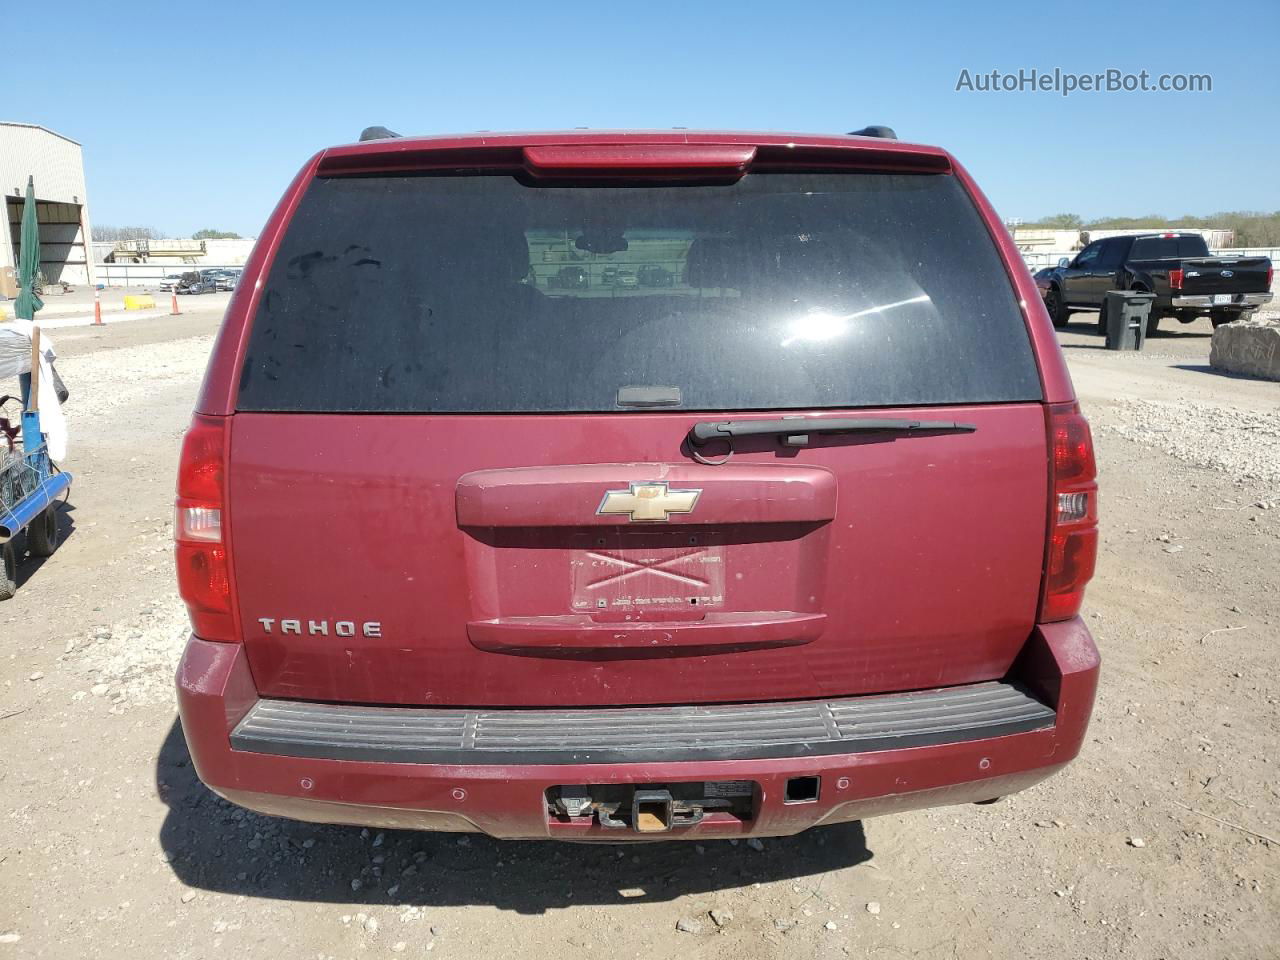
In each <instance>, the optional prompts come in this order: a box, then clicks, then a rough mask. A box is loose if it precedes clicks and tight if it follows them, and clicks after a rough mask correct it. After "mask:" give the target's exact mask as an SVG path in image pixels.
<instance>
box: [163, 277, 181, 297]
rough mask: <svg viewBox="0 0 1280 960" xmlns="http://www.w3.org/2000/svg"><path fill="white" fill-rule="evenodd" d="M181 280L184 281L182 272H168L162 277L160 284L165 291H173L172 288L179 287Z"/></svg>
mask: <svg viewBox="0 0 1280 960" xmlns="http://www.w3.org/2000/svg"><path fill="white" fill-rule="evenodd" d="M181 282H182V274H180V273H169V274H166V275H165V276H164V277H163V278H162V279H161V281H160V284H159V286H160V289H161V290H163V291H165V292H166V293H167V292H169V291H171V290H174V289H176V288H177V286H178V284H179V283H181Z"/></svg>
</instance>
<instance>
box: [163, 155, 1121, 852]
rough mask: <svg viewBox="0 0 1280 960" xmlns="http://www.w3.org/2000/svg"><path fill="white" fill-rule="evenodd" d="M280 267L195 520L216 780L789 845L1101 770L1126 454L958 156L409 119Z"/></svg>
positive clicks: (355, 158)
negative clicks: (1105, 575)
mask: <svg viewBox="0 0 1280 960" xmlns="http://www.w3.org/2000/svg"><path fill="white" fill-rule="evenodd" d="M384 133H385V132H384ZM566 276H571V277H572V278H573V282H572V283H567V282H565V280H564V278H565V277H566ZM623 276H630V277H632V278H634V277H636V276H639V277H641V278H642V279H641V282H639V283H630V284H624V283H621V282H620V281H619V278H620V277H623ZM655 276H659V277H661V278H662V279H663V282H662V283H651V282H648V279H646V278H652V277H655ZM243 279H244V281H245V282H243V283H240V284H239V285H238V286H237V288H236V291H235V294H234V296H233V298H232V301H231V304H230V306H229V307H228V310H227V314H226V317H225V319H224V322H223V325H222V328H221V331H220V334H219V336H218V339H217V342H216V344H215V346H214V349H213V353H212V356H211V358H210V363H209V368H208V372H207V375H206V379H205V383H204V386H203V389H202V392H201V395H200V398H199V401H198V404H197V409H196V413H195V416H194V418H193V421H192V425H191V428H190V430H189V431H188V433H187V436H186V438H185V440H184V445H183V451H182V458H181V466H180V471H179V477H178V498H177V523H176V540H177V543H176V562H177V576H178V584H179V590H180V593H181V594H182V596H183V599H184V600H185V602H186V605H187V608H188V611H189V613H190V618H191V623H192V637H191V640H190V642H189V645H188V647H187V649H186V651H185V653H184V655H183V658H182V661H181V664H180V666H179V670H178V678H177V685H178V700H179V707H180V712H181V716H182V725H183V730H184V732H185V735H186V739H187V742H188V745H189V747H190V750H191V755H192V758H193V760H194V763H195V766H196V769H197V771H198V772H199V774H200V776H201V778H202V779H203V780H204V782H205V783H206V784H208V785H209V787H210V788H212V789H213V790H215V791H217V792H218V793H219V794H221V795H223V796H225V797H227V798H229V799H231V800H233V801H235V802H236V803H239V804H242V805H244V806H246V807H250V808H252V809H256V810H259V811H263V812H266V813H271V814H278V815H283V816H289V817H295V818H298V819H304V820H313V821H320V822H335V823H347V824H364V825H371V826H384V827H405V828H416V829H432V830H451V831H481V832H484V833H488V834H491V835H493V836H498V837H512V838H536V837H553V838H565V839H598V840H617V839H625V838H636V839H640V838H653V837H669V838H692V837H732V836H742V835H781V834H790V833H795V832H797V831H799V830H802V829H805V828H807V827H810V826H814V825H818V824H826V823H833V822H839V821H845V820H851V819H860V818H863V817H867V816H871V815H874V814H878V813H884V812H890V811H900V810H906V809H913V808H919V807H925V806H930V805H936V804H946V803H959V802H970V801H983V800H988V799H992V798H995V797H998V796H1001V795H1003V794H1008V793H1011V792H1014V791H1017V790H1021V789H1023V788H1025V787H1028V786H1030V785H1032V784H1034V783H1036V782H1038V781H1040V780H1043V779H1044V778H1046V777H1048V776H1049V775H1050V774H1052V773H1054V772H1055V771H1057V770H1059V769H1061V768H1062V767H1063V766H1064V765H1066V764H1067V763H1068V762H1069V761H1070V760H1071V759H1072V758H1073V757H1074V756H1075V755H1076V754H1077V752H1078V750H1079V748H1080V745H1081V742H1082V740H1083V737H1084V733H1085V729H1086V727H1087V724H1088V719H1089V714H1090V711H1091V708H1092V703H1093V697H1094V690H1095V687H1096V683H1097V675H1098V665H1099V659H1098V654H1097V650H1096V648H1095V647H1094V644H1093V641H1092V639H1091V637H1090V635H1089V633H1088V631H1087V629H1086V628H1085V626H1084V624H1083V622H1082V621H1081V619H1080V617H1079V610H1080V605H1081V602H1082V599H1083V594H1084V588H1085V584H1086V583H1087V582H1088V580H1089V579H1090V577H1091V576H1092V573H1093V564H1094V557H1095V554H1096V548H1097V503H1096V500H1097V486H1096V482H1095V468H1094V461H1093V450H1092V441H1091V438H1090V435H1089V428H1088V424H1087V423H1086V422H1085V420H1084V419H1083V417H1082V416H1081V415H1080V412H1079V409H1078V407H1077V405H1076V402H1075V397H1074V393H1073V390H1072V387H1071V383H1070V380H1069V378H1068V376H1067V373H1066V369H1065V365H1064V363H1063V359H1062V355H1061V353H1060V351H1059V348H1058V346H1057V343H1056V340H1055V338H1054V335H1053V328H1052V325H1051V323H1050V320H1049V317H1048V315H1047V314H1046V312H1045V309H1044V307H1043V305H1042V303H1041V300H1040V298H1039V296H1037V295H1036V288H1035V285H1034V283H1033V281H1032V279H1031V277H1030V276H1029V275H1028V273H1027V271H1026V269H1025V267H1024V266H1023V265H1022V260H1021V258H1020V257H1019V255H1018V252H1017V250H1016V249H1015V248H1014V246H1013V244H1012V242H1011V240H1010V238H1009V236H1008V234H1007V233H1006V231H1005V230H1004V229H1003V227H1002V226H1001V224H1000V221H999V219H998V218H997V217H996V215H995V214H994V212H993V211H992V209H991V207H990V205H989V204H988V202H987V201H986V199H985V198H984V197H983V196H982V194H981V192H980V191H979V190H978V188H977V187H976V185H975V184H974V183H973V181H972V180H971V179H970V178H969V176H968V175H967V173H966V172H965V171H964V169H963V168H962V167H961V166H960V165H959V164H958V163H957V162H956V161H955V160H954V158H952V157H951V156H950V155H949V154H948V153H946V152H945V151H943V150H940V149H938V148H935V147H927V146H919V145H912V144H907V143H902V142H899V141H897V140H893V139H887V138H885V137H876V136H853V135H851V136H846V137H837V136H800V135H777V134H768V135H759V134H717V133H707V134H694V133H689V132H686V131H672V132H654V133H593V132H587V131H576V132H573V133H564V134H537V135H529V134H522V135H514V134H513V135H491V134H484V135H472V136H465V137H448V138H446V137H435V138H397V137H392V136H379V138H378V139H372V140H368V141H362V142H360V143H358V144H352V145H348V146H341V147H335V148H331V149H328V150H325V151H322V152H321V153H319V154H318V155H316V156H315V157H313V158H312V159H311V160H310V161H309V162H308V163H307V164H306V166H305V167H304V168H303V169H302V171H301V172H300V173H299V174H298V176H297V178H296V179H295V180H294V182H293V184H292V185H291V186H290V187H289V189H288V191H287V192H286V194H285V196H284V198H283V199H282V200H281V202H280V204H279V206H278V207H277V209H276V210H275V212H274V213H273V215H272V217H271V219H270V221H269V223H268V224H267V227H266V229H265V230H264V231H263V232H262V234H261V236H260V239H259V241H258V244H257V246H256V248H255V250H254V252H253V255H252V256H251V258H250V260H249V262H248V264H247V265H246V267H245V271H244V277H243Z"/></svg>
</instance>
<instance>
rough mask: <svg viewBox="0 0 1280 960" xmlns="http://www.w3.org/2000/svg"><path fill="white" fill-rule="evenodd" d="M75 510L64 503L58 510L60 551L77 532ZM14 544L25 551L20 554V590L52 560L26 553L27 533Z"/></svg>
mask: <svg viewBox="0 0 1280 960" xmlns="http://www.w3.org/2000/svg"><path fill="white" fill-rule="evenodd" d="M75 509H76V508H75V507H74V506H72V505H71V504H70V503H64V504H62V505H61V507H60V508H59V509H58V550H60V549H62V546H63V545H64V544H65V543H66V542H67V541H68V540H69V539H70V538H71V537H72V536H73V535H74V534H75V532H76V521H75V517H73V516H72V515H71V514H72V513H74V512H75ZM14 542H15V543H19V542H20V544H21V547H22V550H23V553H21V554H19V560H18V569H17V578H16V579H17V582H18V587H19V589H21V587H22V585H23V584H24V583H26V582H27V581H29V580H31V579H32V578H34V577H35V575H36V574H37V573H39V572H40V568H41V567H43V566H44V565H45V564H46V563H48V562H49V560H50V559H51V558H50V557H36V556H32V555H31V554H30V553H27V552H26V549H27V541H26V533H25V531H24V532H23V534H22V539H21V541H18V540H17V539H16V538H15V540H14ZM54 552H55V553H56V552H57V550H55V551H54Z"/></svg>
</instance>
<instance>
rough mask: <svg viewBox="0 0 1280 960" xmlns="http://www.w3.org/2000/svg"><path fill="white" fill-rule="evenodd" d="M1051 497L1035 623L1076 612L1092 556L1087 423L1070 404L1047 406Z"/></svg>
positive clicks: (1094, 497) (1092, 474)
mask: <svg viewBox="0 0 1280 960" xmlns="http://www.w3.org/2000/svg"><path fill="white" fill-rule="evenodd" d="M1047 416H1048V428H1049V446H1050V455H1051V458H1052V461H1051V465H1050V466H1051V469H1052V471H1053V475H1052V478H1051V479H1052V483H1053V497H1052V500H1051V503H1052V506H1051V512H1050V516H1049V536H1048V544H1047V547H1046V550H1045V568H1044V586H1043V588H1042V591H1041V596H1040V616H1039V620H1040V622H1041V623H1045V622H1049V621H1054V620H1069V619H1071V618H1072V617H1074V616H1075V615H1076V614H1078V613H1079V612H1080V605H1081V603H1082V602H1083V601H1084V588H1085V585H1086V584H1088V582H1089V580H1090V579H1091V578H1092V577H1093V569H1094V564H1095V562H1096V560H1097V556H1098V484H1097V480H1096V478H1097V466H1096V464H1095V462H1094V457H1093V436H1092V434H1091V433H1090V432H1089V422H1088V421H1087V420H1086V419H1085V418H1084V416H1083V415H1082V414H1081V413H1080V408H1079V407H1078V406H1077V405H1076V404H1074V403H1060V404H1051V405H1050V406H1049V407H1048V413H1047Z"/></svg>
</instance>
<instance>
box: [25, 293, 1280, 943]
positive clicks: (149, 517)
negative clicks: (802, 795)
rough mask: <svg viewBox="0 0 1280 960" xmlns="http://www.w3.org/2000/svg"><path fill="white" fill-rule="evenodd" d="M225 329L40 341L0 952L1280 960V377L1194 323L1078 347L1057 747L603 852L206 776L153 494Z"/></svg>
mask: <svg viewBox="0 0 1280 960" xmlns="http://www.w3.org/2000/svg"><path fill="white" fill-rule="evenodd" d="M215 319H216V317H215V315H213V314H209V315H207V316H202V315H200V314H192V315H187V316H184V317H182V318H173V319H172V320H166V321H156V322H155V324H154V325H152V324H151V323H150V322H147V323H145V324H144V323H141V322H139V323H132V324H127V325H125V324H122V325H119V326H118V327H114V328H109V329H107V330H83V329H79V328H77V329H75V330H68V331H63V332H62V334H61V336H60V337H59V349H60V351H61V352H62V355H63V357H64V358H65V359H64V360H63V361H61V362H60V364H59V366H60V369H61V370H62V372H63V374H64V376H65V378H66V380H67V382H68V385H69V386H70V388H71V390H72V394H73V398H72V402H71V405H70V407H69V410H68V413H69V415H70V416H71V417H72V420H71V429H72V454H73V459H72V462H70V463H69V464H68V466H69V468H70V469H71V470H73V471H74V472H75V474H76V485H75V488H74V490H73V493H72V497H71V501H70V505H71V507H70V509H69V510H68V511H67V512H66V515H65V517H64V532H65V534H66V542H65V543H64V544H63V546H62V547H61V548H60V549H59V551H58V553H57V554H55V556H54V557H52V558H51V559H49V560H47V561H44V562H43V563H36V562H27V563H24V564H23V566H22V568H21V573H20V576H21V578H22V579H23V583H22V585H21V587H20V590H19V594H18V596H17V598H15V599H14V600H13V601H10V602H9V603H7V604H5V605H4V606H0V637H3V639H4V641H5V643H4V648H3V655H2V656H0V683H2V684H3V686H2V687H0V689H3V691H4V699H3V704H2V706H0V735H3V741H2V742H3V744H4V746H5V750H6V754H7V755H6V760H5V763H4V764H3V765H2V766H0V811H3V814H4V817H5V822H6V824H7V826H8V829H7V830H5V831H4V834H3V836H2V837H0V958H4V957H8V956H13V957H24V958H25V957H49V958H62V957H71V956H75V957H87V958H97V957H102V958H115V957H120V956H127V955H134V956H142V957H152V956H157V957H159V956H164V957H184V958H185V957H191V958H196V957H200V958H204V957H217V956H236V957H245V958H268V957H270V958H274V957H318V958H339V957H343V958H345V957H376V956H383V955H386V956H390V957H394V956H418V957H421V956H426V955H428V954H430V955H431V956H440V957H448V956H477V955H478V956H490V955H502V954H505V953H517V952H518V953H519V955H521V956H524V957H529V958H542V957H547V958H552V957H555V958H560V957H562V956H564V955H566V954H582V955H586V954H590V953H593V952H594V953H598V954H601V955H611V956H612V955H616V956H636V957H641V956H645V957H651V956H672V955H676V954H677V953H679V954H681V955H684V954H688V955H692V956H697V957H703V958H719V957H724V958H730V957H732V958H734V960H744V958H757V957H759V958H764V957H784V956H786V957H791V956H807V957H815V958H843V957H848V956H868V957H885V958H888V957H902V956H917V957H969V956H974V955H982V954H985V955H987V956H992V957H1010V958H1013V957H1017V958H1022V957H1025V956H1027V955H1032V956H1062V957H1094V958H1103V957H1106V958H1121V957H1123V958H1126V960H1127V958H1134V957H1136V958H1148V957H1149V958H1158V957H1187V956H1195V957H1201V958H1210V957H1224V958H1226V957H1231V958H1252V957H1273V956H1276V943H1277V942H1280V849H1278V847H1280V844H1278V843H1277V842H1276V839H1275V838H1277V837H1280V814H1278V813H1277V811H1278V810H1280V803H1278V801H1280V772H1278V771H1280V767H1278V764H1280V686H1278V685H1277V681H1276V679H1275V678H1276V675H1277V670H1276V665H1277V664H1276V647H1275V642H1274V638H1275V628H1276V625H1277V624H1278V623H1280V598H1278V597H1277V594H1276V591H1275V588H1274V581H1275V573H1274V571H1275V568H1276V561H1277V559H1278V558H1280V522H1278V521H1280V511H1278V510H1269V509H1266V508H1265V507H1266V506H1268V505H1270V503H1272V502H1273V498H1274V496H1275V492H1276V488H1277V483H1276V481H1277V478H1278V477H1280V472H1278V468H1277V463H1276V459H1275V457H1276V450H1277V446H1278V445H1277V444H1276V442H1275V441H1276V434H1277V427H1276V424H1277V423H1278V422H1280V385H1276V384H1267V383H1262V382H1258V381H1251V380H1244V379H1240V378H1232V377H1223V376H1221V375H1218V374H1215V373H1212V372H1211V371H1210V370H1209V368H1208V367H1207V355H1208V334H1207V332H1206V330H1207V323H1206V324H1204V326H1205V328H1206V330H1201V329H1198V327H1197V326H1193V327H1188V328H1179V329H1178V330H1176V331H1174V332H1173V333H1171V334H1169V335H1166V336H1162V337H1159V338H1156V339H1154V340H1152V341H1151V343H1150V346H1151V349H1150V350H1149V351H1148V352H1147V353H1146V354H1144V355H1141V356H1133V355H1118V354H1108V353H1105V352H1103V351H1100V350H1098V349H1096V346H1097V338H1096V336H1093V335H1092V334H1089V333H1086V332H1085V327H1086V324H1084V323H1081V324H1078V325H1075V326H1073V328H1072V329H1070V330H1068V331H1065V332H1064V334H1063V341H1064V344H1065V345H1066V348H1067V354H1068V358H1069V362H1070V363H1071V366H1072V371H1073V376H1074V377H1075V380H1076V383H1077V388H1078V390H1079V392H1080V394H1081V398H1082V404H1083V406H1084V408H1085V410H1086V412H1087V413H1088V414H1089V415H1090V417H1091V419H1092V421H1093V424H1094V428H1095V435H1096V437H1097V441H1098V454H1099V462H1100V468H1101V473H1102V477H1101V482H1102V485H1103V519H1102V523H1103V546H1102V550H1101V554H1100V557H1099V570H1098V576H1097V579H1096V580H1095V582H1094V584H1093V585H1092V586H1091V587H1090V591H1089V597H1088V602H1087V617H1088V618H1089V622H1090V625H1091V627H1092V628H1093V630H1094V631H1095V634H1096V636H1097V638H1098V642H1099V645H1100V647H1101V648H1102V651H1103V657H1104V677H1103V684H1102V688H1101V690H1100V694H1099V700H1098V705H1097V711H1096V714H1095V717H1094V721H1093V725H1092V727H1091V729H1090V734H1089V738H1088V741H1087V743H1086V746H1085V749H1084V752H1083V754H1082V756H1081V758H1080V759H1079V760H1078V761H1077V762H1076V763H1075V764H1073V765H1072V766H1071V767H1070V768H1068V770H1067V771H1066V772H1064V773H1063V774H1061V775H1059V776H1057V777H1055V778H1053V779H1052V780H1050V781H1048V782H1046V783H1044V784H1042V785H1040V786H1039V787H1037V788H1035V789H1033V790H1030V791H1028V792H1026V793H1023V794H1020V795H1018V796H1015V797H1011V798H1007V799H1006V800H1005V801H1003V802H1001V803H999V804H996V805H994V806H981V807H977V806H967V807H954V808H944V809H938V810H932V811H927V812H922V813H913V814H906V815H901V816H889V817H883V818H880V819H876V820H871V821H867V822H866V823H865V824H851V825H847V826H842V827H833V828H828V829H824V830H815V831H811V832H809V833H807V834H803V835H801V836H798V837H793V838H786V839H777V840H766V841H764V842H763V843H759V844H750V845H748V844H746V843H742V844H737V843H732V842H708V843H706V844H699V845H696V846H694V845H688V844H655V845H643V846H639V847H637V846H627V847H625V848H621V849H620V848H615V847H612V846H601V845H570V844H553V843H550V842H548V843H534V842H530V843H501V842H497V841H493V840H489V839H487V838H485V837H478V836H470V837H453V836H448V835H430V834H413V833H405V832H393V831H387V832H382V833H379V832H376V831H375V832H370V831H362V830H358V829H350V828H340V827H323V826H314V825H309V824H301V823H294V822H291V821H285V820H278V819H273V818H268V817H262V816H259V815H257V814H252V813H248V812H246V811H243V810H240V809H238V808H235V807H233V806H231V805H229V804H227V803H225V802H224V801H222V800H220V799H219V798H217V797H215V796H213V795H212V794H210V793H209V792H208V791H207V790H206V789H204V787H203V786H202V785H201V784H200V783H199V782H198V781H197V780H196V778H195V777H194V775H193V773H192V771H191V767H190V761H189V758H188V757H187V754H186V749H185V746H184V744H183V741H182V736H181V732H180V729H179V728H178V726H177V725H176V722H175V713H174V709H173V702H172V694H171V686H170V685H171V677H172V669H173V665H174V663H175V662H176V659H177V655H178V653H179V651H180V649H181V643H182V641H183V637H184V629H185V628H184V616H183V614H182V611H181V608H180V606H179V604H178V603H177V601H176V600H175V598H174V597H173V593H172V583H171V574H170V561H169V552H170V546H169V537H170V520H169V512H170V504H171V497H172V477H173V472H174V466H175V461H176V456H177V441H178V438H179V436H180V434H181V431H182V429H183V427H184V426H185V423H186V421H187V419H188V416H189V413H190V409H191V404H192V401H193V398H194V394H195V391H196V389H197V386H198V382H199V374H200V371H201V370H202V368H203V364H204V358H205V355H206V353H207V351H208V348H209V342H210V340H209V333H210V332H211V330H212V327H213V324H214V321H215ZM1258 504H1263V506H1258Z"/></svg>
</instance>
